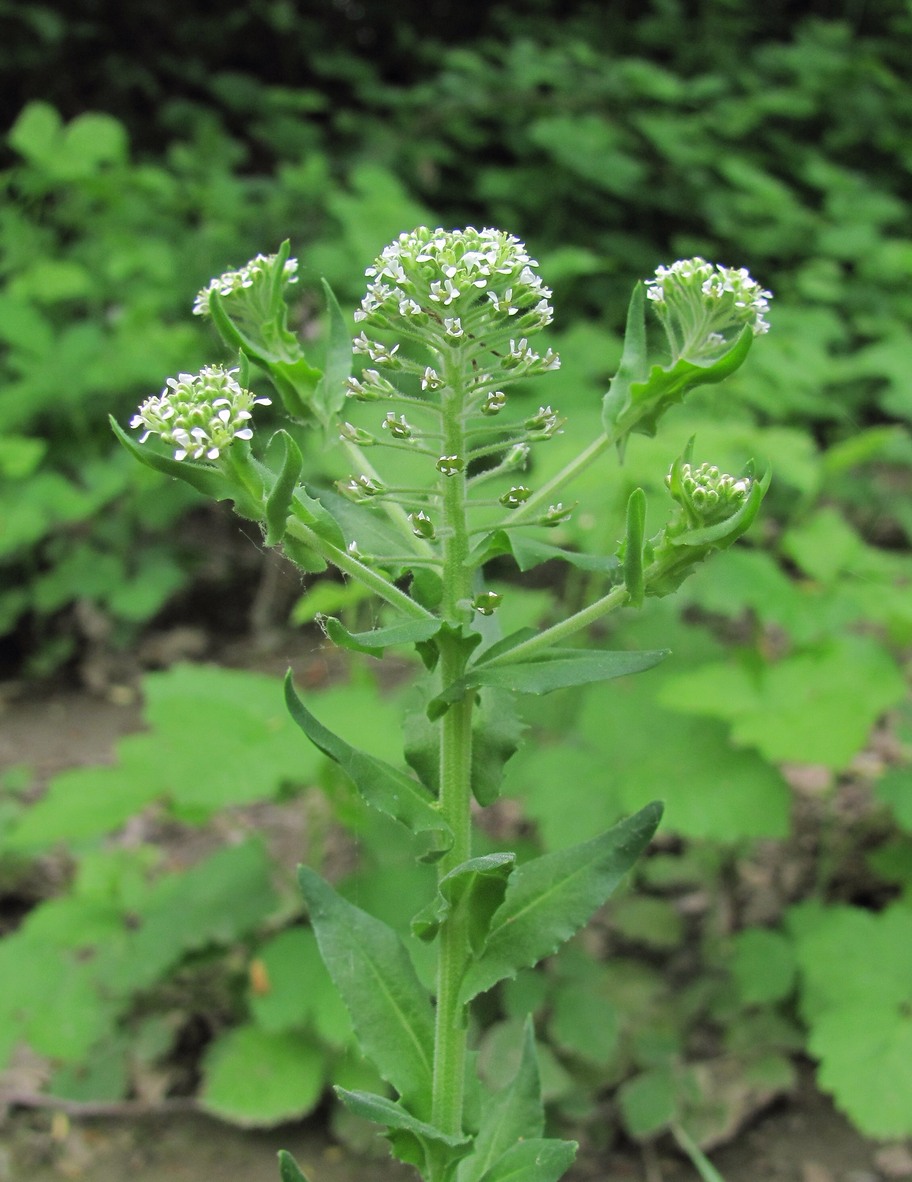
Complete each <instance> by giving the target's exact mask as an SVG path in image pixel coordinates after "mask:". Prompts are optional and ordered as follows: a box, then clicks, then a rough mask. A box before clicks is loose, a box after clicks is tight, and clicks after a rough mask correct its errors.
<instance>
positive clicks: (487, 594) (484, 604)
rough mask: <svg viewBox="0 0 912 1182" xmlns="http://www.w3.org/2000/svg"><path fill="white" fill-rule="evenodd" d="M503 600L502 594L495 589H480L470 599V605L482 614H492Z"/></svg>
mask: <svg viewBox="0 0 912 1182" xmlns="http://www.w3.org/2000/svg"><path fill="white" fill-rule="evenodd" d="M502 602H503V596H502V595H498V594H497V592H496V591H482V592H481V594H480V595H476V596H475V598H474V599H473V600H472V607H473V608H474V610H475V611H477V612H478V613H479V615H482V616H492V615H493V614H494V612H495V611H497V609H498V608H499V607H500V605H501V603H502Z"/></svg>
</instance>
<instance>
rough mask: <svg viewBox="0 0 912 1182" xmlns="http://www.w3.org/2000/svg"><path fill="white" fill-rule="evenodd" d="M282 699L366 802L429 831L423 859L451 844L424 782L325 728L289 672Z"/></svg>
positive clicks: (418, 830)
mask: <svg viewBox="0 0 912 1182" xmlns="http://www.w3.org/2000/svg"><path fill="white" fill-rule="evenodd" d="M285 701H286V703H287V705H288V710H289V713H290V714H291V717H292V718H293V719H294V721H295V722H296V723H297V725H298V726H299V727H300V728H301V730H302V731H303V732H304V734H305V735H306V736H307V737H308V739H310V741H311V743H313V744H314V746H315V747H318V748H319V749H320V750H321V751H322V752H323V753H324V755H328V756H329V758H330V759H332V760H333V761H334V762H335V763H337V764H338V765H339V767H341V768H342V770H343V771H344V772H345V773H346V775H347V776H349V777H350V778H351V780H352V782H353V783H354V785H355V787H356V788H357V789H358V791H359V792H360V793H361V795H362V796H363V797H364V799H365V800H366V801H367V803H368V804H369V805H371V806H372V807H373V808H375V809H379V811H380V812H382V813H385V814H386V815H387V816H388V817H392V819H393V820H394V821H398V822H399V823H400V825H404V826H405V827H406V829H408V830H409V831H410V832H412V833H427V834H428V835H429V837H430V839H431V843H432V844H431V848H430V849H429V850H428V851H427V853H425V854H424V855H423V860H425V861H432V860H433V859H434V858H438V857H440V856H441V855H442V854H445V853H446V851H447V850H448V849H449V848H450V846H451V845H452V844H453V834H452V832H451V830H450V828H449V826H448V825H447V823H446V821H444V819H443V817H442V816H441V815H440V812H439V809H438V807H437V801H436V800H435V798H434V797H433V796H432V795H431V793H430V792H429V791H428V790H427V789H426V788H425V787H424V785H423V784H420V783H419V782H418V781H417V780H414V779H412V777H411V776H408V775H406V774H405V772H402V771H400V770H399V769H398V768H396V767H393V766H392V764H389V763H385V762H384V761H383V760H382V759H377V757H376V756H374V755H368V754H367V753H366V752H364V751H358V750H357V749H356V748H354V747H351V746H349V744H348V743H346V742H345V740H344V739H340V738H339V736H338V735H334V734H333V733H332V731H329V730H327V729H326V727H325V726H323V725H322V724H321V723H320V722H318V721H317V719H316V718H314V716H313V715H312V714H311V713H310V711H309V710H308V709H307V707H306V706H305V705H304V703H303V702H302V701H301V699H300V698H299V697H298V695H297V694H296V693H295V688H294V684H293V682H292V678H291V673H289V674H288V676H287V677H286V678H285Z"/></svg>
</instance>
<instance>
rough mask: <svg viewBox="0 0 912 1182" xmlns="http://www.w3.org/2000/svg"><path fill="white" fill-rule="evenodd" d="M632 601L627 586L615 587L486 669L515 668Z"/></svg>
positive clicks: (495, 658)
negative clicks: (514, 666)
mask: <svg viewBox="0 0 912 1182" xmlns="http://www.w3.org/2000/svg"><path fill="white" fill-rule="evenodd" d="M629 599H630V593H629V592H628V590H627V588H626V587H625V586H623V584H621V585H619V586H617V587H612V588H611V590H610V591H609V592H608V594H607V595H603V596H602V598H601V599H597V600H596V601H595V603H590V604H589V606H588V607H584V608H583V609H582V611H578V612H575V613H574V614H573V615H572V616H568V617H567V618H566V620H561V621H560V623H559V624H554V625H553V626H552V627H550V628H546V629H545V630H544V632H539V633H538V635H537V636H533V637H531V638H530V639H529V640H524V641H523V642H522V644H518V645H516V647H515V648H511V649H508V650H507V651H506V652H503V653H501V654H500V655H499V656H496V657H492V658H491V660H490V661H486V662H485V667H486V668H487V667H488V666H494V665H505V664H507V665H512V664H514V663H515V662H516V661H518V660H519V661H521V660H526V659H527V658H528V657H534V656H535V655H536V653H539V652H541V651H542V650H543V649H546V648H551V647H552V646H553V645H555V644H560V642H561V641H562V640H566V639H567V637H569V636H573V635H574V634H575V633H577V632H581V631H582V630H583V628H588V627H589V625H590V624H594V623H595V621H596V620H600V619H601V618H602V616H606V615H607V614H608V613H609V612H612V611H615V610H616V609H617V608H619V607H623V606H624V605H625V604H626V603H627V602H628V601H629Z"/></svg>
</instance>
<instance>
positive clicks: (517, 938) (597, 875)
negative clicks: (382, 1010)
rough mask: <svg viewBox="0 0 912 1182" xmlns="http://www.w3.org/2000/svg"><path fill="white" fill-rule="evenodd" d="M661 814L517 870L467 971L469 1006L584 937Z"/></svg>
mask: <svg viewBox="0 0 912 1182" xmlns="http://www.w3.org/2000/svg"><path fill="white" fill-rule="evenodd" d="M661 816H662V806H661V805H660V804H658V803H655V802H654V803H652V804H649V805H647V806H646V807H645V808H644V809H641V810H640V812H638V813H636V814H635V815H634V816H633V817H628V818H627V819H626V820H624V821H621V822H620V823H619V824H618V825H615V826H614V828H613V829H609V830H608V832H607V833H603V834H601V835H600V836H598V837H595V838H593V839H592V840H591V841H587V842H583V843H582V844H581V845H577V846H571V847H570V848H569V849H566V850H557V851H555V852H554V853H550V854H544V855H543V856H542V857H540V858H534V859H533V860H532V861H530V862H526V863H524V864H523V865H522V866H519V867H518V868H517V869H516V870H514V871H513V874H512V875H511V876H510V881H509V884H508V886H507V893H506V898H505V899H504V902H503V904H502V906H501V907H500V908H499V909H498V910H497V912H496V913H495V915H494V918H493V920H492V922H491V929H490V931H489V933H488V938H487V940H486V941H485V946H484V948H483V950H482V952H481V954H480V956H479V957H478V959H477V960H475V961H474V962H473V963H472V964H470V965H469V968H468V970H467V972H466V976H465V980H464V981H463V985H462V990H461V998H462V1000H463V1001H465V1002H468V1001H471V999H472V998H473V997H475V996H476V995H477V994H479V993H482V992H483V991H484V990H486V989H490V988H491V986H492V985H495V984H496V983H497V982H498V981H501V980H503V978H504V977H513V976H515V975H516V973H517V971H518V970H519V969H521V968H526V967H527V966H531V965H534V964H537V963H538V961H540V960H541V959H542V958H543V957H545V956H550V955H551V954H552V953H553V952H555V951H556V950H557V948H558V947H559V946H560V945H561V944H562V943H563V942H564V941H565V940H568V939H569V938H570V937H571V936H572V935H573V934H574V933H575V932H576V931H578V930H579V929H580V928H581V927H582V926H583V924H584V923H586V921H587V920H588V919H589V917H590V916H591V915H592V913H593V912H594V911H596V910H597V909H598V908H599V907H600V906H601V905H602V904H603V903H604V902H605V900H606V899H607V898H608V897H609V895H610V894H611V893H612V891H613V890H614V889H615V887H616V886H617V885H618V883H619V882H620V880H621V878H622V877H623V876H624V875H625V874H626V873H627V871H628V870H630V868H631V867H632V866H633V864H634V862H635V861H636V860H637V858H638V857H639V856H640V854H641V853H642V852H643V850H644V849H645V848H646V846H647V845H648V843H649V841H650V839H651V838H652V835H653V834H654V833H655V831H656V828H657V827H658V824H659V820H660V818H661Z"/></svg>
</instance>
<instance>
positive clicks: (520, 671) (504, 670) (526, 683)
mask: <svg viewBox="0 0 912 1182" xmlns="http://www.w3.org/2000/svg"><path fill="white" fill-rule="evenodd" d="M490 652H491V650H490V649H489V650H488V653H490ZM486 656H487V654H483V655H482V656H481V657H480V658H479V661H478V663H477V664H475V665H472V666H471V667H470V668H469V669H468V670H467V672H466V675H465V676H464V677H461V678H460V679H459V680H458V681H454V682H453V684H452V685H450V686H447V688H446V689H445V690H444V691H443V693H442V694H438V696H437V697H436V698H433V699H432V700H431V702H430V703H429V705H428V716H429V717H430V718H432V719H433V718H439V717H440V716H441V715H442V714H445V713H446V712H447V710H448V709H449V707H450V706H451V705H452V704H453V702H459V701H461V700H462V699H463V698H464V697H465V696H466V694H467V693H469V692H470V691H471V690H474V689H477V688H478V687H479V686H486V685H487V686H497V687H499V688H501V689H508V690H513V691H514V692H515V693H519V694H550V693H553V692H554V690H558V689H568V688H569V687H571V686H576V685H589V684H591V683H592V682H594V681H610V680H611V679H612V678H615V677H624V676H626V675H627V674H628V673H639V672H640V671H641V670H643V669H651V668H652V666H653V665H657V664H658V663H659V661H661V660H663V659H664V658H665V657H667V656H668V650H667V649H658V650H656V651H654V652H587V651H585V650H583V649H572V648H568V649H560V648H556V649H550V650H549V651H548V652H547V653H546V654H545V655H544V656H541V657H535V658H532V659H530V660H527V661H517V662H516V663H515V664H509V663H507V662H506V661H504V662H501V663H498V664H497V665H493V666H492V665H490V664H484V663H483V662H484V660H485V657H486Z"/></svg>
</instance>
